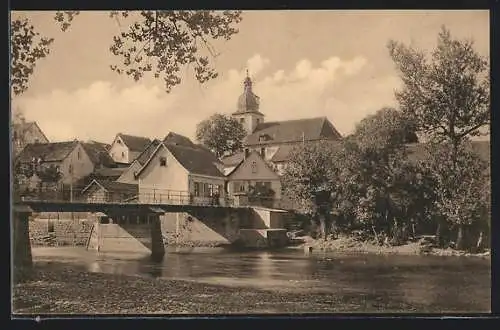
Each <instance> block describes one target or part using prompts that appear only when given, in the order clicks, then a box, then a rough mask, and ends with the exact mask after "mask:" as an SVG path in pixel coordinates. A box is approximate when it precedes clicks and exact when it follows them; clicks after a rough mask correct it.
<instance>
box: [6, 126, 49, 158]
mask: <svg viewBox="0 0 500 330" xmlns="http://www.w3.org/2000/svg"><path fill="white" fill-rule="evenodd" d="M12 142H13V146H12V147H13V149H12V154H13V155H14V156H16V155H18V154H19V152H21V150H23V148H24V147H25V146H26V145H27V144H30V143H49V142H50V141H49V139H48V138H47V137H46V136H45V134H44V133H43V131H42V130H41V128H40V126H38V124H37V122H36V121H31V122H26V121H24V120H22V121H21V122H19V123H15V124H13V125H12Z"/></svg>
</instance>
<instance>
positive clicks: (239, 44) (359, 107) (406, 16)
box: [12, 10, 489, 143]
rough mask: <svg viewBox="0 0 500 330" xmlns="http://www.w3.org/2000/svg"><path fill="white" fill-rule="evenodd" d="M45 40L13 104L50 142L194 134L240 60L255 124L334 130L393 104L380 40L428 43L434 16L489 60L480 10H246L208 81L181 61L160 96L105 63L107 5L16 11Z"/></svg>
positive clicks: (227, 90) (220, 48)
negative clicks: (63, 13) (65, 26)
mask: <svg viewBox="0 0 500 330" xmlns="http://www.w3.org/2000/svg"><path fill="white" fill-rule="evenodd" d="M15 15H21V16H24V17H28V18H30V19H31V20H32V23H33V25H34V26H35V27H36V29H37V30H39V31H40V32H41V33H42V34H43V35H45V36H49V37H54V38H55V41H54V43H53V45H52V48H51V52H50V54H49V56H47V57H46V58H45V59H42V60H40V61H39V62H38V63H37V66H36V68H35V72H34V74H33V76H32V77H31V79H30V82H29V89H28V91H27V92H26V93H24V94H23V95H21V96H18V97H15V99H13V100H12V109H13V111H19V110H20V111H22V112H23V114H24V116H25V117H26V119H27V120H29V121H32V120H34V121H37V123H38V124H39V126H40V127H41V129H42V130H43V131H44V133H45V134H46V136H47V137H48V138H49V139H50V140H51V141H64V140H73V139H79V140H90V139H91V140H96V141H101V142H106V143H111V142H112V140H113V138H114V136H115V135H116V134H117V133H119V132H121V133H126V134H132V135H139V136H147V137H150V138H163V137H164V136H165V135H166V134H167V133H168V132H170V131H173V132H176V133H179V134H183V135H186V136H188V137H190V138H194V135H195V131H196V124H197V123H198V122H200V121H201V120H203V119H205V118H207V117H209V116H210V115H212V114H214V113H216V112H218V113H224V114H230V113H232V112H234V111H235V110H236V104H237V99H238V96H239V95H240V94H241V93H242V92H243V79H244V77H245V76H246V70H247V69H248V71H249V74H250V77H251V78H252V80H253V90H254V93H255V94H257V95H258V96H259V97H260V101H261V106H260V111H261V112H262V113H264V115H265V121H279V120H288V119H300V118H310V117H320V116H326V117H328V119H329V120H330V121H331V122H332V123H333V125H334V126H335V127H336V128H337V130H338V131H339V132H340V133H341V134H344V135H345V134H349V133H350V132H352V130H353V129H354V127H355V125H356V123H357V122H359V121H360V120H361V119H363V118H364V117H366V116H367V115H370V114H373V113H375V112H376V111H377V110H378V109H380V108H382V107H385V106H397V104H396V102H395V99H394V91H395V89H397V88H398V87H399V86H400V78H399V77H398V72H397V71H396V69H395V67H394V64H393V62H392V60H391V58H390V56H389V53H388V50H387V43H388V41H389V40H391V39H392V40H397V41H401V42H404V43H406V44H408V45H412V46H415V47H417V48H419V49H423V50H427V51H432V49H433V48H434V47H435V45H436V41H437V34H438V32H439V31H440V29H441V26H442V25H445V26H446V27H447V28H448V29H450V31H451V33H452V36H453V37H458V38H460V39H473V40H474V42H475V44H474V45H475V49H476V50H477V51H478V52H479V53H480V54H482V55H483V56H486V57H489V12H488V11H485V10H481V11H471V10H467V11H465V10H462V11H458V10H455V11H451V10H448V11H381V10H375V11H358V10H351V11H347V10H339V11H333V10H322V11H312V10H311V11H302V10H301V11H287V10H273V11H244V12H243V14H242V17H243V20H242V22H241V23H240V24H239V26H238V28H239V33H238V34H236V35H235V36H234V37H233V38H232V39H231V40H229V41H221V42H216V43H214V46H215V47H216V49H217V52H218V53H219V56H217V57H216V58H215V59H212V60H213V61H214V62H213V63H214V66H215V68H216V70H217V71H218V73H219V76H218V78H216V79H215V80H211V81H210V82H208V83H205V84H199V83H198V82H197V81H196V80H195V79H194V74H193V71H192V70H191V69H190V68H184V69H183V70H182V74H181V79H182V83H181V84H180V85H178V86H176V87H174V89H173V90H172V92H171V93H169V94H168V93H166V92H165V90H164V88H163V83H162V81H161V80H155V79H153V78H147V79H144V80H141V81H139V82H134V81H133V80H132V79H131V78H130V77H128V76H121V75H118V74H116V73H115V72H113V71H111V69H110V64H113V63H116V59H115V58H114V57H113V55H112V54H111V53H110V51H109V46H110V45H111V43H112V38H113V36H114V35H116V34H119V33H120V32H121V31H122V29H124V28H125V27H124V26H123V25H119V24H118V23H117V22H116V21H115V20H112V19H110V18H109V17H108V13H107V12H97V11H95V12H82V13H81V14H80V15H79V16H77V17H76V18H75V19H74V22H73V24H72V26H71V27H70V29H69V30H68V31H66V32H61V31H60V30H59V29H58V26H57V25H56V24H55V22H54V20H53V16H54V13H53V12H16V13H15Z"/></svg>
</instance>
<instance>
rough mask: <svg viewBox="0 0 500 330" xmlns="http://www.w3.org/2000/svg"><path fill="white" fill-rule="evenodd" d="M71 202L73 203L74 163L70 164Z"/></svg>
mask: <svg viewBox="0 0 500 330" xmlns="http://www.w3.org/2000/svg"><path fill="white" fill-rule="evenodd" d="M69 201H70V203H72V202H73V161H71V162H70V163H69Z"/></svg>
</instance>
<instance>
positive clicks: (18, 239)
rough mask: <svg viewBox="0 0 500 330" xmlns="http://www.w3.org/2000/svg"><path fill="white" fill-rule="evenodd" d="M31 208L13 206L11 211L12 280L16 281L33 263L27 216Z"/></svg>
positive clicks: (29, 214) (30, 212) (28, 216)
mask: <svg viewBox="0 0 500 330" xmlns="http://www.w3.org/2000/svg"><path fill="white" fill-rule="evenodd" d="M32 212H33V210H31V208H29V207H28V206H24V205H19V206H17V205H16V206H14V207H13V212H12V222H11V224H12V227H11V228H12V236H11V237H12V243H11V244H12V246H11V249H12V251H13V253H12V256H13V266H14V272H13V276H14V278H13V279H14V281H15V282H18V281H19V280H21V278H22V277H23V275H24V272H25V271H27V270H29V269H30V268H31V267H32V265H33V259H32V256H31V243H30V237H29V218H30V216H31V214H32Z"/></svg>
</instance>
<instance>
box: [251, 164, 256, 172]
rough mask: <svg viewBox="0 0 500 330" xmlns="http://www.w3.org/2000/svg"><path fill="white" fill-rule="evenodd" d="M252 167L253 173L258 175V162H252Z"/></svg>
mask: <svg viewBox="0 0 500 330" xmlns="http://www.w3.org/2000/svg"><path fill="white" fill-rule="evenodd" d="M251 167H252V173H254V174H255V173H257V162H256V161H253V162H252V165H251Z"/></svg>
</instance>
